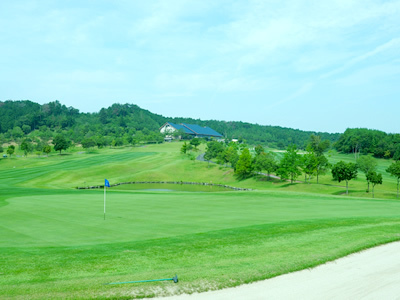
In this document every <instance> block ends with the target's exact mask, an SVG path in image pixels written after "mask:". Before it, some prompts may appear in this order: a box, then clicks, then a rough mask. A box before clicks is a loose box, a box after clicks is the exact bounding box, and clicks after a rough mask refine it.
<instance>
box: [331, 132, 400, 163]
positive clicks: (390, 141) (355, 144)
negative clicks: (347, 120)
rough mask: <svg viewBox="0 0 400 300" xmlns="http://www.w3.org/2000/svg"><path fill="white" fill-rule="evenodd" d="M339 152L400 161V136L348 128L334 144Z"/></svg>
mask: <svg viewBox="0 0 400 300" xmlns="http://www.w3.org/2000/svg"><path fill="white" fill-rule="evenodd" d="M334 147H335V148H336V150H337V151H339V152H342V153H353V154H354V156H355V158H356V159H357V157H359V156H360V154H368V153H370V154H372V155H373V156H374V157H377V158H388V159H394V160H399V159H400V134H398V133H396V134H393V133H385V132H383V131H379V130H371V129H366V128H348V129H346V131H345V132H344V133H343V134H342V135H341V136H340V137H339V139H338V141H337V142H336V143H335V144H334Z"/></svg>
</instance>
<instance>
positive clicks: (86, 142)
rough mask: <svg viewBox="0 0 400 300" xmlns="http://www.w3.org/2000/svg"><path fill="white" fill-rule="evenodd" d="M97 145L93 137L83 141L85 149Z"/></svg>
mask: <svg viewBox="0 0 400 300" xmlns="http://www.w3.org/2000/svg"><path fill="white" fill-rule="evenodd" d="M94 146H96V142H95V141H94V140H93V139H92V138H86V139H84V140H83V141H82V147H83V148H85V149H88V148H92V147H94Z"/></svg>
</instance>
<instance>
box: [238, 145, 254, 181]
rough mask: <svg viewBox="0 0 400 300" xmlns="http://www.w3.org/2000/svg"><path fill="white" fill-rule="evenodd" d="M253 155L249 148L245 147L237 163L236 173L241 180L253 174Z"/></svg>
mask: <svg viewBox="0 0 400 300" xmlns="http://www.w3.org/2000/svg"><path fill="white" fill-rule="evenodd" d="M252 172H253V164H252V157H251V154H250V151H249V149H248V148H244V149H243V151H242V153H241V154H240V156H239V160H238V162H237V163H236V169H235V175H236V177H237V178H238V179H239V180H242V179H246V178H248V177H250V176H251V175H252Z"/></svg>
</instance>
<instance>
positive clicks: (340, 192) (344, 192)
mask: <svg viewBox="0 0 400 300" xmlns="http://www.w3.org/2000/svg"><path fill="white" fill-rule="evenodd" d="M357 193H365V195H369V194H368V193H366V192H365V190H349V194H348V195H349V196H351V194H357ZM370 194H371V195H372V193H370ZM332 195H336V196H343V195H346V188H343V189H341V190H340V191H337V192H334V193H332ZM358 196H359V195H358Z"/></svg>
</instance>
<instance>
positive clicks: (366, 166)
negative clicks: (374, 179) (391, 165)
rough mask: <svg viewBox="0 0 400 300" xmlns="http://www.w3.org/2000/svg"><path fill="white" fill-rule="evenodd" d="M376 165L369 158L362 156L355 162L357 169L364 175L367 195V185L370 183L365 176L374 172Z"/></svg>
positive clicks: (373, 160)
mask: <svg viewBox="0 0 400 300" xmlns="http://www.w3.org/2000/svg"><path fill="white" fill-rule="evenodd" d="M377 165H378V164H377V162H376V161H375V159H373V158H372V157H371V156H367V155H363V156H361V157H360V158H359V159H358V160H357V168H358V169H359V170H360V171H361V172H363V173H364V174H365V178H366V179H367V193H369V183H370V182H371V181H370V180H369V179H368V178H369V177H368V176H367V175H368V173H370V172H374V171H375V170H376V167H377Z"/></svg>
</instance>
